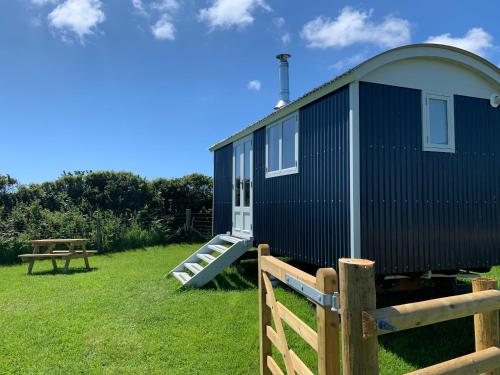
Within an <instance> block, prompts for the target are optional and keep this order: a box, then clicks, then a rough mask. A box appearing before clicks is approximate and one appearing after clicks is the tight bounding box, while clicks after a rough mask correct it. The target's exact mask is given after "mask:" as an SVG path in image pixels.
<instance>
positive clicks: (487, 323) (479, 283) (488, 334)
mask: <svg viewBox="0 0 500 375" xmlns="http://www.w3.org/2000/svg"><path fill="white" fill-rule="evenodd" d="M491 289H497V281H496V279H487V278H478V279H474V280H473V281H472V291H473V292H481V291H483V290H491ZM498 325H499V321H498V310H494V311H487V312H484V313H481V314H476V315H474V334H475V337H476V352H478V351H480V350H484V349H488V348H491V347H492V346H497V345H499V344H500V339H499V326H498ZM483 375H500V369H497V370H494V371H491V372H487V373H485V374H483Z"/></svg>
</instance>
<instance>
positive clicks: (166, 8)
mask: <svg viewBox="0 0 500 375" xmlns="http://www.w3.org/2000/svg"><path fill="white" fill-rule="evenodd" d="M151 8H152V9H156V10H157V11H159V12H171V11H173V10H177V9H179V3H178V2H177V0H157V1H153V3H152V4H151Z"/></svg>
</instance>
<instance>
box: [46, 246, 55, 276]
mask: <svg viewBox="0 0 500 375" xmlns="http://www.w3.org/2000/svg"><path fill="white" fill-rule="evenodd" d="M53 251H54V245H49V248H48V249H47V252H48V253H49V254H52V252H53ZM51 260H52V268H54V271H57V262H56V260H55V258H52V259H51Z"/></svg>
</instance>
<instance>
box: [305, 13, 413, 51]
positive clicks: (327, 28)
mask: <svg viewBox="0 0 500 375" xmlns="http://www.w3.org/2000/svg"><path fill="white" fill-rule="evenodd" d="M372 14H373V11H372V10H370V11H369V12H362V11H359V10H356V9H353V8H350V7H345V8H343V9H342V10H341V12H340V14H339V16H338V17H337V18H335V19H334V20H331V19H330V18H327V17H318V18H316V19H314V20H312V21H310V22H308V23H306V24H305V25H304V27H303V29H302V33H301V36H302V38H303V39H305V40H306V41H307V43H308V44H307V45H308V47H312V48H328V47H346V46H350V45H352V44H356V43H372V44H376V45H378V46H380V47H396V46H399V45H402V44H406V43H408V42H410V39H411V36H410V34H411V32H410V23H409V22H408V21H407V20H405V19H402V18H396V17H394V16H387V17H386V18H385V19H384V21H382V22H381V23H378V24H377V23H375V22H372V21H370V18H371V17H372Z"/></svg>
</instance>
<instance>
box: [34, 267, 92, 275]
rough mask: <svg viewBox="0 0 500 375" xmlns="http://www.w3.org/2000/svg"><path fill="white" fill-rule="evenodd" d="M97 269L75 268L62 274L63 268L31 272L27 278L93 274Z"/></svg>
mask: <svg viewBox="0 0 500 375" xmlns="http://www.w3.org/2000/svg"><path fill="white" fill-rule="evenodd" d="M97 270H98V268H97V267H90V268H85V267H81V268H79V267H75V268H70V269H69V270H68V272H64V269H63V268H58V269H57V270H47V271H38V272H33V273H32V274H31V275H27V276H55V275H76V274H80V273H89V272H94V271H97Z"/></svg>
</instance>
